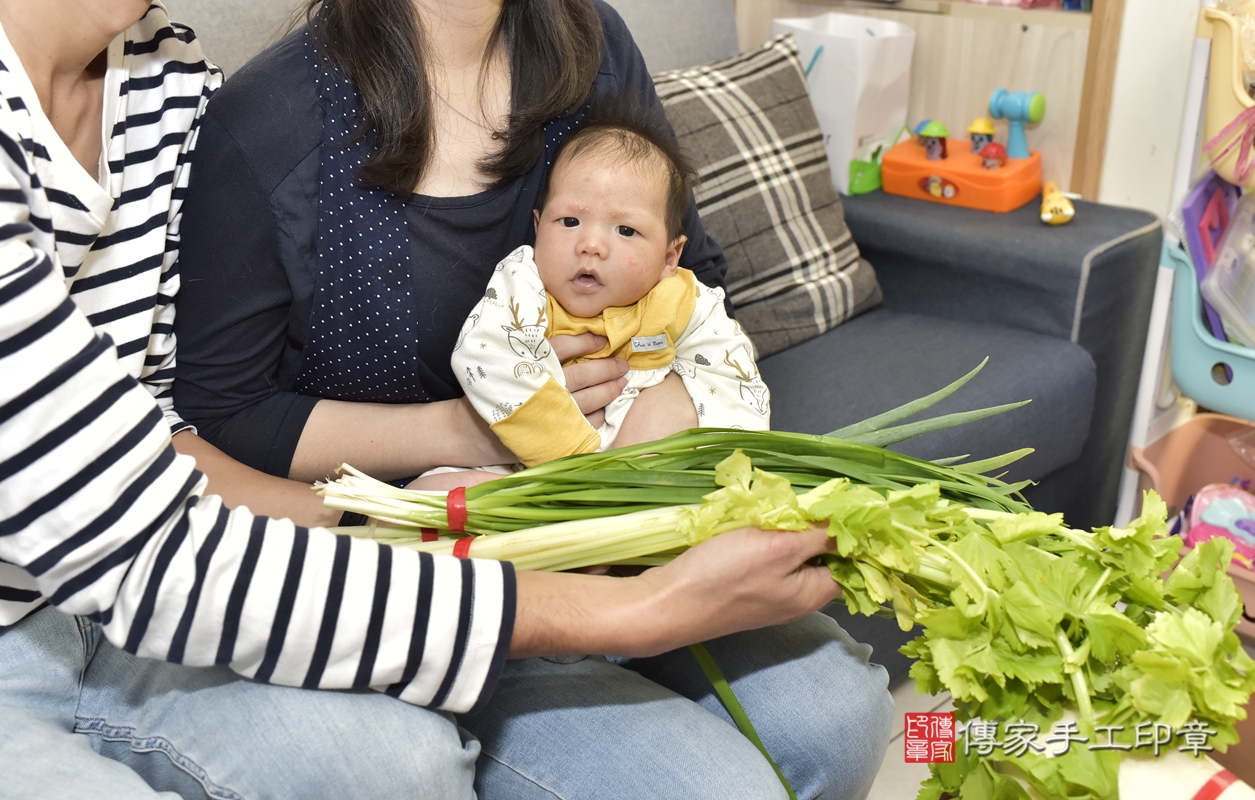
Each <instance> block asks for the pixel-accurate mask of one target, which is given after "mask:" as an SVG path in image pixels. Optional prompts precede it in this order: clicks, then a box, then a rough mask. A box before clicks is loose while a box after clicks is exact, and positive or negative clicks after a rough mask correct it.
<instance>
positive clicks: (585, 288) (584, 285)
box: [571, 272, 601, 292]
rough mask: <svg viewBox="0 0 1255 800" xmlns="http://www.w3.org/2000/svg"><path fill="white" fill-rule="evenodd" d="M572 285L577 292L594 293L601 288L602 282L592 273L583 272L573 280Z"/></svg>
mask: <svg viewBox="0 0 1255 800" xmlns="http://www.w3.org/2000/svg"><path fill="white" fill-rule="evenodd" d="M571 284H572V285H573V286H574V287H575V288H576V290H577V291H582V292H593V291H596V290H597V289H599V288H601V281H599V280H597V276H596V275H594V274H593V273H591V272H581V273H580V274H579V275H576V276H575V277H574V278H572V279H571Z"/></svg>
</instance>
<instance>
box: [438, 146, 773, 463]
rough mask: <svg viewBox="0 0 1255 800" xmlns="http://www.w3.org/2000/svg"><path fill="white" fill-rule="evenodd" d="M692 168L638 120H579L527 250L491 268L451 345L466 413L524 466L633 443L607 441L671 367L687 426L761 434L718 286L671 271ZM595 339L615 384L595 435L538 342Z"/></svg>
mask: <svg viewBox="0 0 1255 800" xmlns="http://www.w3.org/2000/svg"><path fill="white" fill-rule="evenodd" d="M690 175H691V171H690V170H689V168H688V166H687V165H686V164H685V162H684V161H683V160H682V158H681V157H680V155H679V154H678V152H677V150H676V147H675V145H674V144H673V143H672V142H670V141H669V140H667V139H666V138H665V137H663V136H661V135H659V134H658V133H657V132H656V131H655V130H653V129H652V128H651V127H649V126H648V125H637V124H633V123H625V122H623V121H614V122H604V123H599V122H596V121H593V122H590V123H589V124H588V125H587V126H586V127H584V128H583V129H581V130H580V132H579V133H577V134H576V135H575V136H574V137H572V138H571V139H570V140H569V141H568V142H567V143H566V144H565V145H564V146H563V148H562V149H561V150H560V151H559V153H558V156H557V158H556V160H555V162H554V165H553V169H552V170H551V172H550V176H549V182H548V185H547V186H546V187H545V188H544V189H543V190H542V192H541V195H540V197H539V199H538V203H537V206H538V208H537V210H536V211H535V216H536V246H535V248H534V249H533V248H532V247H528V246H526V245H525V246H523V247H520V248H518V249H517V250H515V251H514V252H513V253H511V254H510V255H508V256H507V257H506V258H505V259H504V260H503V261H502V262H501V263H500V264H498V265H497V269H496V272H495V273H494V274H493V277H492V279H491V280H490V281H489V283H488V288H487V291H486V292H485V294H484V297H483V299H482V300H480V302H479V304H478V305H476V306H475V308H474V310H473V311H472V313H471V314H470V316H469V317H468V318H467V320H466V323H465V324H464V325H463V327H462V332H461V335H460V336H459V337H458V341H457V344H456V345H455V346H454V349H453V371H454V374H456V375H457V376H458V380H459V381H460V382H461V384H462V388H463V389H464V390H465V391H466V394H467V396H468V397H469V398H470V400H471V403H472V405H474V407H475V410H476V411H477V412H478V413H479V414H480V415H481V416H482V417H483V418H484V419H485V420H486V421H488V422H489V423H490V425H491V427H492V430H493V432H494V433H496V434H497V435H498V436H499V437H500V438H501V441H502V442H503V443H504V444H505V445H506V446H507V447H508V448H510V450H512V451H513V452H514V453H515V455H517V456H518V458H519V460H520V461H522V462H523V463H524V464H526V465H528V466H532V465H535V464H540V463H543V462H545V461H550V460H552V459H555V458H560V457H562V456H566V455H570V454H572V453H586V452H592V451H595V450H607V449H610V448H611V447H616V446H625V445H628V444H635V443H636V442H627V441H620V437H619V436H618V433H619V430H620V428H621V427H622V426H623V422H624V420H625V419H626V418H627V416H628V414H629V412H630V410H631V408H632V405H633V401H634V400H635V399H636V398H637V397H638V396H639V395H640V393H641V392H642V391H646V390H648V389H649V388H650V387H652V386H656V385H658V384H659V383H662V381H663V379H664V378H666V376H667V375H668V374H669V373H670V372H676V373H677V374H678V375H679V376H680V378H681V379H682V380H683V382H684V386H685V388H686V389H687V391H688V394H689V396H690V397H691V398H692V400H693V406H694V407H695V408H696V410H697V418H698V424H700V425H702V426H704V427H728V428H746V429H754V430H765V429H767V428H768V426H769V421H770V397H769V394H768V391H767V387H766V385H765V384H764V383H763V381H762V379H761V378H760V377H759V375H758V369H757V367H756V366H755V364H754V355H753V353H754V350H753V345H752V344H751V343H750V340H749V339H748V338H747V337H746V336H745V334H744V333H743V332H742V330H741V327H740V326H739V325H738V324H737V323H736V322H735V321H733V320H732V319H730V318H729V317H728V315H727V313H726V312H725V311H724V305H723V290H721V289H715V288H710V287H707V286H705V285H703V284H701V283H699V282H698V281H697V279H696V278H695V277H694V275H693V273H692V272H690V271H689V270H687V269H684V268H682V267H680V266H679V261H680V253H681V251H682V250H683V248H684V243H685V241H686V238H685V236H684V234H683V231H682V228H681V220H682V218H683V215H684V212H685V209H686V208H687V206H688V201H689V188H690ZM589 331H591V332H592V333H595V334H598V335H601V336H604V337H606V339H607V340H608V343H607V344H606V346H605V347H604V348H602V350H601V351H599V352H597V353H593V354H591V355H589V356H587V357H586V358H589V359H592V358H606V357H618V358H622V359H625V360H626V361H627V362H628V365H629V371H628V375H627V386H626V388H624V389H623V391H622V393H621V394H620V395H619V396H618V397H617V398H616V399H615V400H614V401H612V402H611V403H610V405H608V406H607V407H606V409H605V422H604V424H602V425H601V427H600V428H597V429H594V428H593V426H592V425H590V424H589V423H588V421H587V420H585V418H584V416H583V414H581V413H580V410H579V407H578V406H577V405H576V403H575V400H574V399H573V398H572V397H571V395H570V394H569V393H568V392H567V391H566V388H565V383H564V379H563V373H562V365H561V364H560V363H559V362H558V358H557V356H556V355H555V354H554V353H553V351H552V350H551V349H550V347H549V343H548V341H547V338H548V337H550V336H555V335H560V334H580V333H584V332H589Z"/></svg>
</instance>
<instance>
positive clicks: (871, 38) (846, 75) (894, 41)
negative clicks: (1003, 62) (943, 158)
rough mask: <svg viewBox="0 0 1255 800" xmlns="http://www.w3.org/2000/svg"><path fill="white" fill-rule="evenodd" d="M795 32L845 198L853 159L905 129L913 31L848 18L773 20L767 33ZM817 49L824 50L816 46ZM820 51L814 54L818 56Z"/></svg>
mask: <svg viewBox="0 0 1255 800" xmlns="http://www.w3.org/2000/svg"><path fill="white" fill-rule="evenodd" d="M786 32H788V33H792V34H793V36H794V38H796V39H797V44H798V51H799V53H798V54H799V56H800V57H801V60H802V66H803V67H807V66H809V71H808V73H807V83H808V84H809V86H810V96H811V103H812V104H813V105H814V106H815V116H817V117H819V127H820V129H822V130H823V132H824V145H825V148H826V150H827V151H828V161H829V164H830V168H831V170H832V184H833V186H835V187H836V188H837V191H839V192H841V193H842V194H848V191H849V184H850V160H851V159H854V158H863V159H866V157H867V156H868V155H870V154H871V152H872V151H873V150H874V149H875V148H876V146H877V145H883V146H884V147H885V148H886V149H887V148H888V147H889V146H891V145H892V144H893V143H894V140H895V139H896V137H897V135H898V133H899V132H901V130H902V126H903V125H905V124H906V108H907V102H908V99H909V95H910V89H911V51H912V50H914V48H915V31H913V30H911V29H910V28H908V27H907V26H905V25H902V24H901V23H898V22H890V21H889V20H884V19H876V18H875V17H860V16H855V15H853V14H835V13H829V14H821V15H819V16H818V17H810V18H806V19H776V20H772V35H773V36H774V35H779V34H781V33H786ZM821 46H822V48H823V49H822V50H820V47H821ZM816 52H818V56H816Z"/></svg>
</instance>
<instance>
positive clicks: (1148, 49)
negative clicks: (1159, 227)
mask: <svg viewBox="0 0 1255 800" xmlns="http://www.w3.org/2000/svg"><path fill="white" fill-rule="evenodd" d="M1198 8H1199V0H1125V4H1124V22H1123V25H1122V26H1121V31H1120V53H1119V56H1118V58H1117V61H1116V76H1115V86H1114V92H1113V98H1112V104H1111V119H1110V122H1109V124H1108V128H1107V151H1106V155H1105V156H1104V158H1103V169H1102V183H1101V185H1100V187H1099V192H1098V199H1099V200H1100V201H1102V202H1104V203H1112V204H1114V205H1122V206H1136V207H1138V208H1144V209H1146V210H1148V211H1152V212H1154V213H1156V214H1158V215H1159V216H1161V217H1165V216H1166V215H1167V214H1168V211H1169V204H1170V202H1171V201H1170V197H1171V193H1172V180H1173V176H1174V173H1175V169H1176V160H1177V149H1178V147H1179V145H1180V140H1181V121H1182V117H1183V114H1184V113H1185V111H1186V109H1185V93H1186V82H1187V81H1188V79H1189V71H1190V61H1191V56H1192V54H1193V51H1194V32H1195V29H1196V28H1197V25H1198ZM1190 113H1191V114H1197V113H1198V109H1191V110H1190Z"/></svg>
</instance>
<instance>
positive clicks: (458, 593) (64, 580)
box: [0, 133, 515, 712]
mask: <svg viewBox="0 0 1255 800" xmlns="http://www.w3.org/2000/svg"><path fill="white" fill-rule="evenodd" d="M13 144H14V143H13V141H12V140H11V139H10V138H8V137H7V136H4V135H3V134H2V133H0V146H3V148H4V150H5V153H10V154H11V153H13V152H14V151H12V150H11V149H10V147H11V146H12V145H13ZM0 160H3V161H4V162H5V165H4V166H5V169H3V170H0V374H3V375H4V378H5V379H4V380H3V381H0V560H3V561H4V562H8V563H9V564H12V565H16V566H17V567H20V568H21V569H23V570H25V571H26V572H27V573H28V574H29V575H31V576H32V577H33V578H34V580H35V584H36V586H37V587H38V591H39V592H40V593H41V594H42V595H43V596H44V597H45V598H47V599H48V600H49V601H50V602H52V603H53V604H55V605H57V606H58V607H60V608H61V609H62V610H63V611H65V612H67V613H72V614H82V615H86V616H88V617H91V618H93V619H96V620H99V621H100V622H101V623H102V625H103V626H104V631H105V634H106V636H107V637H108V638H109V640H110V641H111V642H113V643H114V644H116V645H118V646H119V647H123V648H125V649H126V650H127V651H129V652H131V653H135V654H137V655H141V656H146V657H151V658H159V659H165V660H169V661H174V662H177V663H183V664H187V665H212V664H226V665H229V666H230V667H231V668H232V669H234V670H235V671H237V672H239V673H241V674H243V675H245V676H248V677H250V678H254V679H256V680H259V681H264V682H272V683H278V684H285V685H292V686H304V687H311V688H337V689H340V688H351V687H371V688H374V689H378V690H381V691H387V692H388V693H389V694H392V695H394V696H396V697H399V698H400V699H402V700H405V701H407V702H411V703H415V704H418V705H424V706H431V707H435V708H440V709H445V710H450V711H459V712H460V711H466V710H470V709H472V708H475V707H477V706H478V705H479V704H481V703H482V702H483V701H484V700H485V699H486V698H487V696H488V694H489V693H490V692H491V688H492V686H493V685H494V683H495V681H496V678H497V675H498V674H499V672H500V669H501V666H502V664H503V662H504V659H505V654H506V649H507V646H508V642H509V639H510V634H511V631H512V626H513V620H514V603H515V586H514V573H513V571H512V568H511V566H510V565H509V564H507V563H499V562H493V561H480V560H459V559H455V558H452V557H432V556H430V555H427V554H419V553H416V552H414V551H410V550H404V549H391V548H389V547H387V546H383V545H379V544H376V543H374V542H370V541H366V540H357V539H350V538H347V537H340V536H335V535H333V534H332V533H330V532H328V531H326V530H322V529H311V530H307V529H305V528H301V527H298V526H296V525H294V524H293V523H291V522H290V521H287V520H279V521H272V520H268V519H266V518H263V517H255V516H253V515H252V514H250V513H249V512H248V511H247V510H246V509H236V510H234V511H228V510H226V509H225V508H224V507H223V505H222V503H221V501H220V500H219V498H217V497H203V496H202V492H203V490H204V486H205V479H204V477H203V476H202V475H201V474H200V473H199V472H198V471H197V470H196V469H195V463H194V462H193V460H192V459H190V458H188V457H187V456H180V455H177V454H176V453H175V452H174V450H173V448H172V447H171V445H170V434H169V428H168V426H167V425H166V424H165V422H164V420H163V418H162V414H161V412H160V410H159V409H158V407H157V405H156V404H155V403H154V401H153V398H152V396H151V395H150V394H149V393H148V392H147V391H145V390H144V389H143V388H141V387H140V385H139V384H138V383H137V382H136V381H135V380H134V379H133V378H131V377H130V376H129V375H128V374H127V373H126V371H125V370H123V369H122V367H121V366H120V365H119V363H118V361H117V359H116V356H115V355H114V352H113V348H112V346H111V344H110V342H109V341H108V340H107V339H104V338H101V337H98V336H97V335H96V334H95V333H94V331H93V330H92V328H91V326H90V324H89V323H88V322H87V320H86V319H85V318H84V317H83V316H82V314H81V313H80V312H79V311H78V310H77V309H76V307H75V306H74V304H73V303H72V302H71V301H70V299H69V297H68V295H67V294H66V289H65V285H64V281H63V279H62V277H61V275H60V274H59V270H57V269H54V262H53V260H52V258H51V257H50V256H49V255H48V254H47V253H46V252H43V251H41V250H39V249H37V248H33V247H31V246H30V244H29V242H30V235H31V232H32V231H33V230H34V228H33V226H32V220H31V218H30V215H29V212H28V211H27V210H25V209H26V206H24V205H23V204H21V203H20V202H17V199H18V198H19V197H20V195H22V194H23V192H24V191H30V189H29V179H27V180H26V184H27V185H26V186H23V185H22V183H23V180H22V175H23V174H24V173H23V172H22V171H21V169H20V165H18V164H15V163H14V162H13V159H12V158H5V157H4V154H2V153H0ZM0 622H5V621H0Z"/></svg>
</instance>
